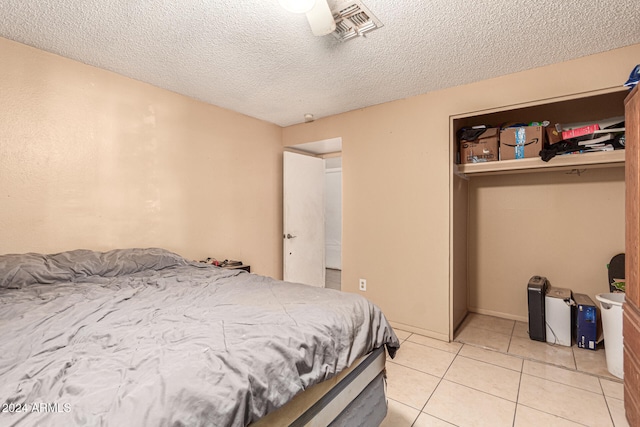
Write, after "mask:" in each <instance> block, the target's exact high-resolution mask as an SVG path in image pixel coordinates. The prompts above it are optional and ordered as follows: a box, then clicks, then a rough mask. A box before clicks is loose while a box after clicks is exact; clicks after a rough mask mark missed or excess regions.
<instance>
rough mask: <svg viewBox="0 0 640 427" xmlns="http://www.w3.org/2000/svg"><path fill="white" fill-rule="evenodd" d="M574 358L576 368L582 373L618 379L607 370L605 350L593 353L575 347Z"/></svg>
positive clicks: (600, 349)
mask: <svg viewBox="0 0 640 427" xmlns="http://www.w3.org/2000/svg"><path fill="white" fill-rule="evenodd" d="M573 356H574V358H575V361H576V368H577V369H578V370H579V371H580V372H588V373H590V374H594V375H599V376H603V377H607V378H611V379H617V378H616V377H614V376H613V375H611V374H610V373H609V370H608V369H607V359H606V357H605V351H604V349H603V348H599V349H598V350H596V351H593V350H585V349H584V348H579V347H576V346H573Z"/></svg>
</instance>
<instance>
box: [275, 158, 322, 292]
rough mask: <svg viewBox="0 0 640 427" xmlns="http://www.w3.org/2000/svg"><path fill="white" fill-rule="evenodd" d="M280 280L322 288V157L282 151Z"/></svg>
mask: <svg viewBox="0 0 640 427" xmlns="http://www.w3.org/2000/svg"><path fill="white" fill-rule="evenodd" d="M283 175H284V176H283V181H284V187H283V199H284V215H283V216H284V224H283V228H282V229H283V238H284V245H283V247H284V258H283V259H284V280H286V281H287V282H296V283H304V284H305V285H311V286H319V287H324V281H325V267H324V248H325V246H324V179H325V173H324V160H323V159H321V158H318V157H312V156H305V155H302V154H297V153H292V152H289V151H285V152H284V171H283Z"/></svg>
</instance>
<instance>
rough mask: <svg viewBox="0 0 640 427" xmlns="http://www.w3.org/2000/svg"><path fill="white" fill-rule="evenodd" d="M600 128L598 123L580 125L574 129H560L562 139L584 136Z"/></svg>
mask: <svg viewBox="0 0 640 427" xmlns="http://www.w3.org/2000/svg"><path fill="white" fill-rule="evenodd" d="M597 130H600V125H598V124H592V125H588V126H582V127H579V128H575V129H568V130H564V131H562V139H569V138H577V137H579V136H585V135H589V134H592V133H594V132H595V131H597Z"/></svg>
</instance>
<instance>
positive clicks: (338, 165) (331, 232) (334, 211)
mask: <svg viewBox="0 0 640 427" xmlns="http://www.w3.org/2000/svg"><path fill="white" fill-rule="evenodd" d="M324 219H325V223H324V225H325V233H324V241H325V269H326V274H325V287H326V288H331V289H336V290H341V288H342V157H327V158H325V204H324Z"/></svg>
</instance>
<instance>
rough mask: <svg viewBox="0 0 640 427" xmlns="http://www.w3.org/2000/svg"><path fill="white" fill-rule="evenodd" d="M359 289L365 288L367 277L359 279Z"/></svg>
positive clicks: (363, 289)
mask: <svg viewBox="0 0 640 427" xmlns="http://www.w3.org/2000/svg"><path fill="white" fill-rule="evenodd" d="M360 290H361V291H366V290H367V279H360Z"/></svg>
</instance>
